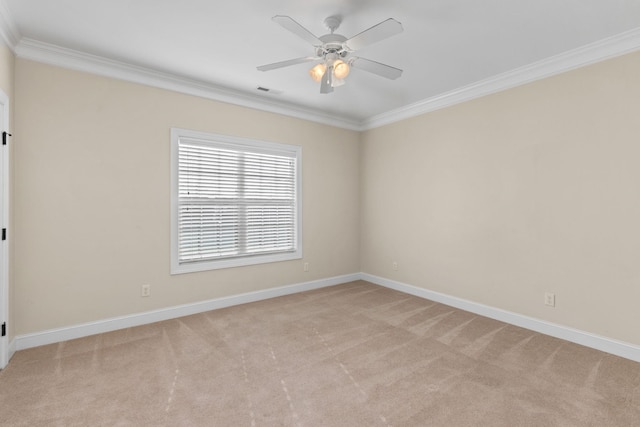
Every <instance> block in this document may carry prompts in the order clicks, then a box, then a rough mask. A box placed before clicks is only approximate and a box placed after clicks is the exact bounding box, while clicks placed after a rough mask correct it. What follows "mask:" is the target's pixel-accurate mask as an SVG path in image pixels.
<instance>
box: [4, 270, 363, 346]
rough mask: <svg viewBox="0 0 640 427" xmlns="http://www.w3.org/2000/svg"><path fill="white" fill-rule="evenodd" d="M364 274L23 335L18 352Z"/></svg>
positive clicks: (247, 301)
mask: <svg viewBox="0 0 640 427" xmlns="http://www.w3.org/2000/svg"><path fill="white" fill-rule="evenodd" d="M359 279H360V274H359V273H354V274H347V275H344V276H336V277H330V278H327V279H320V280H314V281H310V282H304V283H298V284H295V285H288V286H281V287H278V288H271V289H265V290H262V291H255V292H249V293H244V294H239V295H233V296H229V297H223V298H216V299H212V300H207V301H201V302H196V303H192V304H183V305H178V306H175V307H168V308H164V309H160V310H154V311H148V312H145V313H138V314H132V315H129V316H121V317H114V318H111V319H104V320H98V321H95V322H89V323H83V324H80V325H74V326H68V327H63V328H57V329H50V330H47V331H42V332H35V333H31V334H25V335H19V336H16V338H15V349H16V350H24V349H27V348H32V347H38V346H41V345H46V344H53V343H57V342H61V341H67V340H71V339H75V338H82V337H86V336H89V335H95V334H100V333H104V332H111V331H115V330H118V329H125V328H131V327H134V326H140V325H146V324H149V323H154V322H160V321H163V320H170V319H175V318H178V317H183V316H189V315H192V314H198V313H203V312H206V311H211V310H217V309H220V308H225V307H231V306H234V305H240V304H246V303H250V302H255V301H262V300H266V299H269V298H276V297H280V296H284V295H290V294H295V293H299V292H305V291H310V290H313V289H320V288H324V287H328V286H334V285H339V284H342V283H347V282H352V281H354V280H359Z"/></svg>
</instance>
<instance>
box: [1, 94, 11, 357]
mask: <svg viewBox="0 0 640 427" xmlns="http://www.w3.org/2000/svg"><path fill="white" fill-rule="evenodd" d="M2 132H9V97H8V96H7V94H6V93H4V92H3V91H2V90H1V89H0V134H1V133H2ZM0 138H1V135H0ZM0 147H1V148H0V180H1V181H0V183H1V185H0V226H1V228H6V229H7V230H8V229H9V191H10V190H9V188H10V187H9V176H10V175H9V144H8V143H7V145H2V146H0ZM10 237H11V235H10V233H9V232H7V236H6V239H5V240H2V241H0V325H2V324H3V323H4V324H5V325H6V330H5V332H6V333H5V336H0V369H3V368H4V367H5V366H7V364H8V363H9V357H10V354H9V327H10V325H9V238H10Z"/></svg>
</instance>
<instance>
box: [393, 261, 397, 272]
mask: <svg viewBox="0 0 640 427" xmlns="http://www.w3.org/2000/svg"><path fill="white" fill-rule="evenodd" d="M391 268H393V269H394V270H396V271H397V270H398V262H397V261H393V264H391Z"/></svg>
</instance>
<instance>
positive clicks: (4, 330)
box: [1, 322, 7, 337]
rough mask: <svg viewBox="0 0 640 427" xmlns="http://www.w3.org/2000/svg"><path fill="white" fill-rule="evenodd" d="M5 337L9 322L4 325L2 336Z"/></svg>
mask: <svg viewBox="0 0 640 427" xmlns="http://www.w3.org/2000/svg"><path fill="white" fill-rule="evenodd" d="M5 335H7V322H4V323H3V324H2V335H1V336H3V337H4V336H5Z"/></svg>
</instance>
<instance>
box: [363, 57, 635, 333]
mask: <svg viewBox="0 0 640 427" xmlns="http://www.w3.org/2000/svg"><path fill="white" fill-rule="evenodd" d="M638 76H640V53H634V54H630V55H627V56H624V57H620V58H616V59H613V60H610V61H607V62H603V63H599V64H596V65H592V66H589V67H586V68H582V69H579V70H575V71H571V72H568V73H565V74H562V75H558V76H555V77H552V78H549V79H545V80H542V81H538V82H536V83H532V84H529V85H526V86H522V87H519V88H516V89H512V90H509V91H505V92H501V93H498V94H495V95H492V96H487V97H484V98H481V99H477V100H474V101H471V102H467V103H465V104H461V105H457V106H454V107H451V108H447V109H444V110H440V111H437V112H433V113H429V114H426V115H423V116H421V117H417V118H414V119H411V120H406V121H403V122H400V123H396V124H392V125H389V126H385V127H382V128H379V129H375V130H371V131H368V132H366V133H365V134H363V137H362V146H361V152H362V158H361V186H362V192H361V211H362V229H361V236H362V240H361V267H362V271H364V272H366V273H371V274H375V275H378V276H382V277H385V278H390V279H394V280H397V281H400V282H404V283H407V284H411V285H415V286H419V287H423V288H427V289H430V290H434V291H438V292H443V293H446V294H449V295H453V296H457V297H461V298H465V299H468V300H472V301H475V302H479V303H483V304H486V305H489V306H493V307H497V308H501V309H506V310H510V311H513V312H516V313H520V314H523V315H527V316H532V317H535V318H538V319H543V320H548V321H551V322H555V323H559V324H561V325H565V326H569V327H574V328H578V329H581V330H584V331H588V332H592V333H595V334H600V335H603V336H607V337H610V338H615V339H620V340H624V341H627V342H630V343H634V344H640V328H639V327H638V325H640V309H638V301H640V119H639V117H640V78H638ZM394 260H395V261H397V262H398V267H399V268H398V271H393V270H392V262H393V261H394ZM545 291H548V292H554V293H555V294H556V298H557V306H556V308H550V307H546V306H544V305H543V294H544V292H545Z"/></svg>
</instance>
